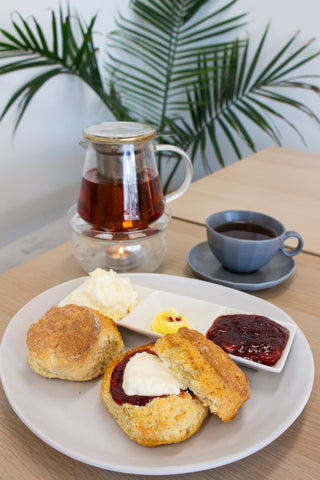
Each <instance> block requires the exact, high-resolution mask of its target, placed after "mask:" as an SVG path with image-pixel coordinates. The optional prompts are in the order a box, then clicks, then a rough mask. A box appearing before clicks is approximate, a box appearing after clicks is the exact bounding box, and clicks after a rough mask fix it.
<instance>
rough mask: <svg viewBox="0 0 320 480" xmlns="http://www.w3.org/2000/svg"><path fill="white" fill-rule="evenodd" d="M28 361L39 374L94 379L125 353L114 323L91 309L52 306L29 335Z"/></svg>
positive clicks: (75, 306) (78, 379) (52, 376)
mask: <svg viewBox="0 0 320 480" xmlns="http://www.w3.org/2000/svg"><path fill="white" fill-rule="evenodd" d="M27 347H28V362H29V365H30V367H31V368H32V369H33V370H34V371H35V372H36V373H38V374H39V375H42V376H43V377H49V378H60V379H63V380H71V381H83V380H91V379H93V378H95V377H97V376H99V375H101V374H102V373H103V372H104V371H105V369H106V368H107V366H108V365H109V363H110V362H111V361H112V360H114V359H115V358H116V357H118V356H119V355H121V353H122V352H123V348H124V345H123V341H122V338H121V335H120V333H119V331H118V329H117V327H116V325H115V324H114V322H113V320H111V319H109V318H107V317H105V316H104V315H102V314H100V313H99V312H97V311H95V310H92V309H90V308H88V307H82V306H78V305H72V304H70V305H65V306H64V307H52V308H51V309H50V310H48V311H47V312H46V313H45V315H44V316H43V317H42V318H40V320H38V321H37V322H35V323H33V324H32V325H31V326H30V328H29V330H28V333H27Z"/></svg>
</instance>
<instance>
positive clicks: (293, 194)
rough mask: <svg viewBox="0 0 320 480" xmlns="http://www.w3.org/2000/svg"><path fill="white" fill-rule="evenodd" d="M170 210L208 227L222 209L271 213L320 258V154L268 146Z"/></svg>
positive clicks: (195, 186) (198, 185)
mask: <svg viewBox="0 0 320 480" xmlns="http://www.w3.org/2000/svg"><path fill="white" fill-rule="evenodd" d="M170 206H171V208H172V214H173V216H174V217H175V218H179V219H183V220H189V221H192V222H196V223H200V224H203V225H204V224H205V221H206V218H207V217H208V216H209V215H210V214H212V213H215V212H219V211H222V210H254V211H257V212H262V213H266V214H268V215H271V216H273V217H276V218H278V219H279V220H280V221H281V222H282V223H283V224H284V225H285V227H286V229H287V230H295V231H297V232H299V233H300V234H301V235H302V237H303V239H304V251H306V252H310V253H314V254H317V255H320V155H319V154H314V153H308V152H300V151H297V150H289V149H285V148H280V147H269V148H267V149H265V150H262V151H261V152H258V153H256V154H254V155H252V156H251V157H248V158H245V159H243V160H240V161H239V162H237V163H234V164H233V165H231V166H229V167H226V168H224V169H221V170H219V171H217V172H215V173H213V174H211V175H208V176H206V177H204V178H202V179H200V180H198V181H195V182H193V183H192V184H191V186H190V188H189V189H188V191H187V192H186V193H185V194H184V195H183V196H182V197H180V198H178V199H177V200H176V201H174V202H173V203H172V204H171V205H170Z"/></svg>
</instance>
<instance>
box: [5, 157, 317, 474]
mask: <svg viewBox="0 0 320 480" xmlns="http://www.w3.org/2000/svg"><path fill="white" fill-rule="evenodd" d="M240 164H242V163H240ZM228 175H229V173H228ZM219 176H220V175H219ZM227 191H228V190H227ZM191 194H192V195H193V191H191ZM187 195H188V192H187V194H186V197H187ZM295 201H296V202H298V201H299V195H297V198H296V200H295ZM226 208H228V207H226ZM201 211H202V208H201ZM205 239H206V232H205V227H204V226H203V225H201V221H199V219H198V221H197V223H193V222H190V221H189V220H188V221H184V220H177V219H173V220H172V222H171V224H170V227H169V230H168V240H169V248H168V252H167V254H166V256H165V258H164V261H163V263H162V264H161V266H160V267H159V269H158V273H166V274H173V275H181V276H188V277H193V278H195V275H194V274H193V272H192V270H191V269H190V268H189V266H188V265H187V262H186V256H187V253H188V251H189V250H190V248H191V247H192V246H194V245H195V244H197V243H199V242H201V241H203V240H205ZM82 275H83V271H82V270H81V268H80V267H79V265H78V264H77V263H76V261H75V259H74V258H73V255H72V251H71V245H70V243H69V242H68V243H66V244H63V245H61V246H59V247H57V248H55V249H53V250H50V251H48V252H47V253H45V254H43V255H41V256H39V257H37V258H35V259H33V260H31V261H29V262H27V263H25V264H22V265H20V266H18V267H16V268H14V269H12V270H10V271H8V272H6V273H4V274H2V275H0V336H1V337H2V334H3V332H4V330H5V327H6V325H7V324H8V322H9V321H10V319H11V318H12V316H13V315H14V314H15V313H16V312H17V311H18V310H19V309H20V308H21V307H22V306H23V305H24V304H25V303H26V302H27V301H29V300H30V299H31V298H33V297H34V296H35V295H37V294H39V293H41V292H43V291H45V290H46V289H48V288H50V287H52V286H54V285H57V284H58V283H61V282H63V281H66V280H70V279H72V278H76V277H79V276H82ZM319 285H320V256H318V255H312V254H308V253H301V254H299V255H298V256H297V257H296V269H295V270H294V272H293V274H292V275H291V277H290V278H289V279H288V280H286V281H285V282H283V283H282V284H280V285H278V286H276V287H273V288H270V289H267V290H259V291H257V292H254V293H253V294H252V295H255V296H258V297H260V298H263V299H265V300H268V301H270V302H272V303H274V304H275V305H277V306H278V307H280V308H282V309H283V310H284V311H286V312H287V313H288V314H289V315H290V316H291V317H292V318H293V319H294V320H295V321H296V323H297V324H298V325H299V326H300V328H301V329H302V331H303V333H304V334H305V336H306V338H307V340H308V341H309V344H310V346H311V349H312V351H313V354H314V360H315V367H316V378H315V383H314V387H313V391H312V394H311V397H310V399H309V402H308V403H307V405H306V407H305V409H304V411H303V412H302V414H301V415H300V416H299V418H298V419H297V420H296V421H295V422H294V424H293V425H292V426H291V427H290V428H289V429H288V430H287V431H286V432H284V433H283V434H282V435H281V436H280V437H279V438H278V439H277V440H275V441H274V442H273V443H271V444H270V445H268V446H267V447H265V448H264V449H262V450H260V451H259V452H257V453H255V454H253V455H251V456H249V457H247V458H245V459H243V460H240V461H238V462H236V463H233V464H230V465H226V466H224V467H220V468H217V469H213V470H207V471H203V472H199V473H190V474H181V475H177V476H175V478H177V477H178V478H179V479H181V480H187V479H194V480H196V479H197V480H208V479H214V480H227V479H228V480H230V479H239V480H240V479H244V478H245V479H247V480H257V478H259V479H268V480H287V479H292V480H301V479H302V478H303V479H304V480H316V479H317V478H319V471H320V458H319V444H320V415H319V405H320V392H319V376H318V371H319V355H318V348H319V342H320V322H319V311H320V296H319ZM288 395H290V392H288ZM129 478H130V479H135V480H140V479H141V480H144V479H147V478H151V477H149V476H145V475H142V476H140V475H127V474H122V473H117V472H112V471H105V470H101V469H98V468H95V467H91V466H88V465H85V464H82V463H80V462H77V461H76V460H73V459H71V458H69V457H66V456H64V455H63V454H61V453H59V452H57V451H55V450H53V449H52V448H51V447H49V446H47V445H46V444H44V443H43V442H42V441H41V440H40V439H38V438H37V437H36V436H35V435H34V434H33V433H31V432H30V431H29V430H28V428H27V427H26V426H25V425H24V424H23V423H22V422H21V421H20V420H19V419H18V417H17V416H16V415H15V413H14V412H13V411H12V409H11V407H10V405H9V404H8V402H7V399H6V397H5V395H4V392H3V390H2V388H1V392H0V479H1V480H2V479H3V480H17V479H23V480H40V479H41V480H46V479H52V480H71V479H72V480H73V479H74V480H75V479H77V480H89V479H90V480H106V479H110V480H128V479H129ZM152 478H159V477H152ZM161 478H165V479H169V478H173V477H171V476H162V477H161Z"/></svg>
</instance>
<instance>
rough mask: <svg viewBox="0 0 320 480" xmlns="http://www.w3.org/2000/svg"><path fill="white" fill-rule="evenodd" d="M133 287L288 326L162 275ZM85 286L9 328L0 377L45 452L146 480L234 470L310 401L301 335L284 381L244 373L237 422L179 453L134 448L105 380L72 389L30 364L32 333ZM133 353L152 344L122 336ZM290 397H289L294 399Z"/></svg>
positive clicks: (45, 301) (237, 300)
mask: <svg viewBox="0 0 320 480" xmlns="http://www.w3.org/2000/svg"><path fill="white" fill-rule="evenodd" d="M127 276H129V277H130V279H131V281H132V283H134V284H137V285H142V286H144V287H147V288H153V289H156V290H162V291H170V292H173V293H176V294H178V295H185V296H189V297H193V298H196V299H198V300H203V301H210V302H214V303H219V304H223V305H226V306H228V307H231V308H235V309H239V310H243V311H250V312H251V311H254V312H256V313H258V314H264V315H267V316H270V317H273V318H277V319H279V320H283V321H285V322H288V323H293V320H292V319H291V318H290V317H288V315H286V314H285V313H284V312H283V311H282V310H280V309H279V308H277V307H275V306H274V305H272V304H270V303H268V302H266V301H263V300H261V299H259V298H256V297H253V296H251V295H248V294H246V293H243V292H240V291H238V290H233V289H229V288H227V287H223V286H221V285H216V284H213V283H209V282H205V281H202V280H194V279H190V278H182V277H175V276H169V275H160V274H130V275H127ZM82 281H83V278H82V279H76V280H72V281H70V282H67V283H64V284H61V285H58V286H56V287H54V288H52V289H50V290H48V291H46V292H44V293H42V294H41V295H39V296H38V297H36V298H34V299H33V300H31V301H30V302H29V303H28V304H27V305H25V306H24V307H23V308H22V309H21V310H20V311H19V312H18V313H17V314H16V315H15V316H14V317H13V319H12V320H11V322H10V323H9V325H8V327H7V329H6V332H5V334H4V337H3V340H2V344H1V349H0V371H1V379H2V384H3V387H4V390H5V393H6V395H7V398H8V400H9V402H10V404H11V406H12V408H13V409H14V411H15V412H16V414H17V415H18V416H19V417H20V419H21V420H22V421H23V422H24V423H25V424H26V425H27V427H28V428H30V430H32V431H33V432H34V433H35V434H36V435H37V436H38V437H40V438H41V439H42V440H43V441H45V442H46V443H47V444H49V445H51V446H52V447H53V448H55V449H56V450H58V451H60V452H62V453H64V454H65V455H68V456H70V457H72V458H74V459H76V460H79V461H81V462H84V463H87V464H89V465H94V466H96V467H100V468H103V469H108V470H113V471H118V472H123V473H129V474H130V473H131V474H144V475H168V474H179V473H188V472H194V471H200V470H206V469H210V468H215V467H219V466H222V465H226V464H228V463H232V462H235V461H237V460H240V459H241V458H244V457H247V456H248V455H251V454H253V453H254V452H256V451H258V450H259V449H261V448H263V447H265V446H266V445H268V444H269V443H271V442H272V441H273V440H275V439H276V438H277V437H278V436H279V435H281V434H282V433H283V432H284V431H285V430H286V429H287V428H288V427H289V426H290V425H291V424H292V423H293V422H294V421H295V419H296V418H297V417H298V416H299V414H300V413H301V411H302V410H303V408H304V406H305V404H306V403H307V401H308V398H309V396H310V393H311V390H312V385H313V379H314V363H313V358H312V353H311V350H310V347H309V345H308V342H307V341H306V339H305V337H304V335H303V334H302V332H301V330H300V329H299V328H298V327H297V330H296V335H295V339H294V342H293V344H292V347H291V351H290V354H289V356H288V359H287V362H286V365H285V367H284V369H283V371H282V372H281V373H280V374H279V375H273V374H270V373H269V372H264V371H258V370H253V369H244V370H245V371H246V373H247V375H248V378H249V381H250V390H251V398H250V399H249V400H248V401H247V402H246V403H245V404H244V406H243V407H242V408H241V410H240V412H239V413H238V415H237V417H236V418H235V420H233V421H232V422H228V423H223V422H221V421H220V420H219V419H218V418H217V417H216V416H214V415H210V416H209V417H208V418H207V420H206V421H205V422H204V424H203V425H202V427H201V429H200V430H199V432H198V433H197V434H195V435H193V436H192V437H191V438H190V439H189V440H186V441H185V442H182V443H179V444H176V445H167V446H161V447H157V448H147V447H142V446H140V445H138V444H135V443H134V442H132V441H131V440H130V439H129V438H128V437H127V436H126V435H125V434H124V433H123V432H122V430H121V429H120V427H119V426H118V425H117V423H116V422H115V421H114V419H113V418H112V417H111V415H110V414H109V413H108V411H107V410H106V408H105V407H104V405H103V402H102V400H101V398H100V385H101V378H98V379H96V380H93V381H90V382H82V383H80V382H66V381H62V380H52V379H46V378H42V377H41V376H39V375H37V374H35V373H34V372H33V371H32V370H31V369H30V368H29V366H28V364H27V348H26V344H25V339H26V332H27V329H28V327H29V325H30V324H31V323H32V322H34V321H35V320H37V319H38V318H39V317H40V316H42V315H43V314H44V313H45V311H46V310H48V309H49V308H50V307H51V306H53V305H55V304H57V303H58V302H59V301H60V300H61V299H62V298H63V297H64V296H65V295H67V294H68V293H69V292H70V291H71V290H73V289H74V288H75V287H77V286H78V285H79V284H80V283H81V282H82ZM121 333H122V336H123V339H124V342H125V345H126V348H127V349H130V348H133V347H136V346H138V345H142V344H144V343H147V342H148V341H149V339H148V338H147V337H144V336H142V335H141V334H138V333H136V332H133V331H131V330H128V329H125V328H121ZM288 392H290V394H288Z"/></svg>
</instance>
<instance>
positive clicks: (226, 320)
mask: <svg viewBox="0 0 320 480" xmlns="http://www.w3.org/2000/svg"><path fill="white" fill-rule="evenodd" d="M206 336H207V338H209V339H210V340H212V341H213V342H214V343H216V344H217V345H219V346H220V347H221V348H222V349H223V350H224V351H226V352H227V353H230V354H232V355H235V356H237V357H242V358H246V359H248V360H252V361H254V362H257V363H261V364H263V365H269V366H274V365H275V364H276V363H277V361H278V360H279V359H280V358H281V355H282V353H283V350H284V349H285V346H286V344H287V342H288V338H289V331H288V330H287V329H286V328H284V327H283V326H282V325H279V324H278V323H276V322H274V321H273V320H270V318H267V317H264V316H262V315H247V314H232V315H221V316H220V317H218V318H217V319H216V320H215V321H214V322H213V324H212V325H211V327H210V328H209V330H208V331H207V334H206Z"/></svg>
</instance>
